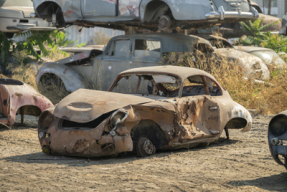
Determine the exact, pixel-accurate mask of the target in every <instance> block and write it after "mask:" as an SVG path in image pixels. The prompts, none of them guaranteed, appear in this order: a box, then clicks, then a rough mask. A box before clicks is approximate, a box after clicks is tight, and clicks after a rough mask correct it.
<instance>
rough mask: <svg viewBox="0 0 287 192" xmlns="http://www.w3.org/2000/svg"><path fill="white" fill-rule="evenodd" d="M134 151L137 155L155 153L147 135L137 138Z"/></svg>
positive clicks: (154, 148) (145, 155)
mask: <svg viewBox="0 0 287 192" xmlns="http://www.w3.org/2000/svg"><path fill="white" fill-rule="evenodd" d="M136 151H137V155H138V156H139V157H147V156H150V155H153V154H155V152H156V147H155V146H154V145H153V143H152V142H151V140H150V139H149V138H148V137H146V136H142V137H140V138H139V139H138V140H137V144H136Z"/></svg>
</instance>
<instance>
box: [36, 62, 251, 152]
mask: <svg viewBox="0 0 287 192" xmlns="http://www.w3.org/2000/svg"><path fill="white" fill-rule="evenodd" d="M133 75H135V76H138V77H140V78H142V79H143V80H142V81H149V82H151V83H153V85H154V87H153V91H152V93H149V94H144V93H138V90H141V91H142V90H143V91H147V90H146V89H147V87H146V84H144V83H143V85H144V86H141V88H138V86H139V84H140V83H138V82H137V81H134V85H136V87H134V90H136V92H135V93H133V92H132V91H131V92H130V93H132V94H120V93H115V92H114V91H115V87H116V86H119V84H120V81H121V80H124V79H125V78H128V77H129V78H131V77H132V76H133ZM159 77H160V78H159ZM186 80H188V81H189V82H190V83H192V82H195V81H200V82H201V83H202V84H201V85H200V86H198V85H197V86H196V85H192V84H191V85H185V84H184V82H185V81H186ZM160 82H161V83H160ZM168 83H170V85H174V83H176V84H177V85H179V87H178V88H177V89H175V90H173V91H171V92H170V94H168V95H165V94H166V93H162V91H164V90H163V88H162V86H163V84H168ZM211 83H213V85H212V86H210V84H211ZM161 90H162V91H161ZM198 90H199V91H198ZM166 91H167V90H166ZM202 91H203V92H204V91H205V92H204V93H202ZM199 92H200V94H199ZM172 94H173V95H172ZM156 97H157V98H158V99H154V98H156ZM251 124H252V119H251V115H250V113H249V112H248V111H247V110H246V109H245V108H244V107H243V106H241V105H239V104H237V103H236V102H234V101H233V100H232V99H231V97H230V95H229V94H228V92H227V91H226V90H224V89H223V88H222V87H221V86H220V85H219V84H218V82H217V81H216V80H215V79H214V78H213V77H212V76H211V75H210V74H208V73H206V72H204V71H202V70H198V69H193V68H186V67H175V66H157V67H144V68H137V69H130V70H127V71H124V72H122V73H120V74H119V75H118V76H117V78H116V79H115V81H114V83H113V84H112V85H111V87H110V89H109V92H103V91H96V90H86V89H80V90H78V91H76V92H74V93H72V94H70V95H69V96H67V97H66V98H64V99H63V100H62V101H61V102H60V103H59V104H58V105H57V106H56V107H55V108H49V109H47V110H46V111H44V112H43V113H42V115H41V117H40V118H39V122H38V134H39V141H40V144H41V147H42V149H43V152H44V153H48V154H61V155H71V156H105V155H113V154H118V153H122V152H132V151H133V152H136V151H137V153H138V155H139V156H146V155H150V154H153V153H154V152H155V150H157V149H174V148H183V147H184V148H190V147H194V146H197V145H198V144H200V143H205V144H207V145H208V144H209V143H211V142H213V141H215V140H217V139H218V138H219V137H220V135H221V134H222V132H223V130H224V129H225V130H227V135H228V129H233V128H235V129H242V131H249V130H250V129H251Z"/></svg>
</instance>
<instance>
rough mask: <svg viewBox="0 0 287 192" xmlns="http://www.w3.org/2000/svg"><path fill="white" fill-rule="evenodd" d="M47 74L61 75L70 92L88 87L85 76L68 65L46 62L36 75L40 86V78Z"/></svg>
mask: <svg viewBox="0 0 287 192" xmlns="http://www.w3.org/2000/svg"><path fill="white" fill-rule="evenodd" d="M45 74H50V75H56V76H57V77H59V79H61V80H62V82H63V84H64V86H65V88H66V90H67V91H69V92H74V91H76V90H78V89H80V88H84V89H85V88H88V84H87V83H86V80H85V78H84V77H83V76H82V75H80V74H79V73H77V72H76V71H74V70H73V69H71V68H70V67H68V66H66V65H58V64H44V66H43V67H41V68H40V69H39V71H38V74H37V76H36V83H37V86H39V83H40V80H41V78H42V77H43V76H44V75H45Z"/></svg>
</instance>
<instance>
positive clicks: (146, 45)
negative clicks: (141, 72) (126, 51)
mask: <svg viewBox="0 0 287 192" xmlns="http://www.w3.org/2000/svg"><path fill="white" fill-rule="evenodd" d="M160 53H161V43H160V41H156V40H145V39H137V40H135V50H134V57H136V58H160Z"/></svg>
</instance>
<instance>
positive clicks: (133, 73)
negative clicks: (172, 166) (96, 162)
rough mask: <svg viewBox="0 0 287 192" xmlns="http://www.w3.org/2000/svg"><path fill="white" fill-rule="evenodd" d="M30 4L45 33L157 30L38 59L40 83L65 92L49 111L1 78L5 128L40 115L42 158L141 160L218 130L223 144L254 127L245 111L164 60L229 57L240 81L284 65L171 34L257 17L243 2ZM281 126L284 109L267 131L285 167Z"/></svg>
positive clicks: (215, 86) (213, 84) (200, 74)
mask: <svg viewBox="0 0 287 192" xmlns="http://www.w3.org/2000/svg"><path fill="white" fill-rule="evenodd" d="M33 4H34V9H35V12H36V15H37V16H38V17H40V18H43V19H45V20H46V21H48V22H51V23H52V25H53V26H52V27H58V28H59V27H66V26H68V25H79V26H84V27H93V26H103V27H108V28H115V29H122V30H126V31H128V29H130V27H133V29H137V28H144V29H149V30H154V31H156V30H158V29H159V30H160V31H161V32H160V33H144V34H134V33H130V34H127V35H123V36H117V37H114V38H112V39H111V40H110V41H109V43H108V44H107V46H106V47H105V48H102V47H100V48H87V49H84V51H83V52H81V51H79V50H73V51H75V52H80V53H78V54H75V55H73V56H71V57H68V58H65V59H62V60H59V61H56V62H49V63H45V64H44V65H43V66H42V67H41V68H40V69H39V71H38V73H37V76H36V79H37V84H38V85H39V84H40V83H41V84H43V85H48V84H49V83H51V82H52V81H57V84H58V83H59V81H60V82H61V84H62V85H64V88H65V90H66V91H67V92H70V93H71V94H69V95H68V96H67V97H65V98H64V99H62V100H61V101H60V102H59V103H58V104H57V105H55V106H53V104H52V103H51V102H50V101H49V100H48V99H47V98H45V97H44V96H42V95H40V94H39V93H38V92H37V91H35V90H34V89H32V88H31V87H30V86H28V85H26V84H24V83H22V82H20V81H16V80H9V79H0V91H1V94H0V96H1V105H0V106H1V110H2V117H1V120H0V122H1V123H2V124H8V125H12V124H13V123H14V122H15V115H16V114H21V116H22V123H23V117H24V114H28V115H40V114H41V115H40V117H39V121H38V137H39V141H40V145H41V148H42V151H43V152H44V153H46V154H53V155H54V154H55V155H70V156H86V157H99V156H108V155H117V154H119V153H123V152H125V153H126V152H131V153H136V154H137V155H138V156H139V157H145V156H149V155H152V154H154V153H155V152H156V150H167V149H176V148H192V147H196V146H198V145H205V146H208V145H209V144H210V143H212V142H213V141H215V140H218V139H219V137H220V136H221V134H222V133H223V131H224V132H225V134H226V137H227V139H229V132H228V130H229V129H240V130H242V131H243V132H245V131H249V130H250V129H251V126H252V118H251V115H250V113H249V112H248V110H247V109H246V108H244V107H243V106H241V105H239V104H238V103H236V102H235V101H233V100H232V98H231V97H230V95H229V93H228V91H227V90H225V89H224V88H223V87H222V86H221V85H220V84H219V83H218V82H217V80H216V79H215V78H214V77H213V76H212V75H210V74H209V73H208V72H205V71H203V70H200V69H196V68H190V67H179V66H170V65H167V64H168V62H167V61H166V60H165V58H167V57H168V56H170V55H171V54H175V53H176V54H184V53H192V54H195V53H196V51H201V52H202V53H203V54H205V55H206V56H208V55H209V56H210V55H213V56H214V55H216V56H220V57H225V58H226V59H227V60H228V61H234V60H236V61H237V62H236V64H237V65H239V66H240V67H241V68H242V69H243V73H244V76H245V77H246V78H249V77H251V76H253V77H254V78H255V80H256V81H258V82H262V81H264V80H266V79H268V78H269V75H270V74H269V70H268V66H269V65H271V64H274V63H275V64H276V66H277V67H281V68H283V67H285V65H286V64H285V62H284V61H283V60H282V59H281V58H280V57H279V56H278V55H277V54H276V53H275V52H274V51H272V50H270V49H263V48H255V47H234V46H233V45H231V44H230V43H229V42H228V41H227V40H226V39H223V38H220V37H216V36H213V35H201V36H194V35H184V34H179V33H174V32H175V31H178V32H182V31H184V30H187V29H193V28H203V27H209V26H213V25H215V24H226V23H228V22H234V21H237V22H238V21H248V20H251V19H256V18H258V17H259V14H258V12H257V10H256V9H255V8H254V6H252V4H251V2H250V1H249V0H248V1H247V0H234V1H223V0H194V1H172V0H160V1H157V0H117V1H116V0H98V1H97V3H95V2H94V1H89V0H80V1H62V0H34V1H33ZM190 10H192V12H191V11H190ZM127 27H128V28H127ZM10 28H11V27H10ZM13 28H14V29H15V27H13ZM178 28H180V29H179V30H177V29H178ZM11 29H12V28H11ZM131 31H133V30H131ZM168 32H173V33H168ZM219 41H220V42H221V43H220V44H218V42H219ZM56 79H57V80H56ZM92 89H95V90H92ZM286 122H287V121H286V112H283V113H282V114H279V115H278V116H276V117H274V118H273V119H272V121H271V122H270V126H269V134H268V140H269V143H270V150H271V153H272V156H273V157H274V159H275V160H276V162H278V163H279V164H284V165H285V166H286V158H287V157H286V154H287V151H286V149H285V146H282V145H280V144H282V143H283V141H282V140H285V139H286V134H287V133H286V132H287V130H286ZM278 155H283V157H284V159H285V161H284V162H282V161H281V160H279V158H278Z"/></svg>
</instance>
